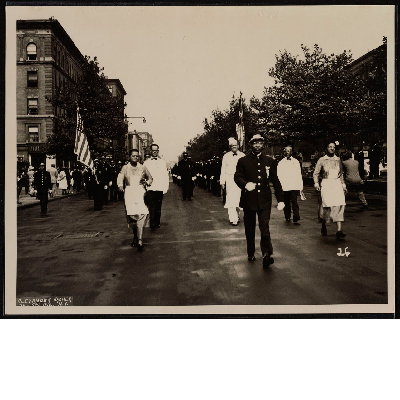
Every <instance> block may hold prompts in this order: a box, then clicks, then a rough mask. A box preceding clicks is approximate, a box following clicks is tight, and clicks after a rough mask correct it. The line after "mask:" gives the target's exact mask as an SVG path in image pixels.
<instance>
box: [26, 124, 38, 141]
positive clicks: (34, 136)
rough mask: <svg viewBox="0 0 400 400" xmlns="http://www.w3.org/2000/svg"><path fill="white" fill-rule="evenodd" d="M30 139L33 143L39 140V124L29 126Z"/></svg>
mask: <svg viewBox="0 0 400 400" xmlns="http://www.w3.org/2000/svg"><path fill="white" fill-rule="evenodd" d="M28 133H29V141H30V142H31V143H38V142H39V127H38V126H37V125H34V126H28Z"/></svg>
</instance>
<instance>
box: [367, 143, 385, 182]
mask: <svg viewBox="0 0 400 400" xmlns="http://www.w3.org/2000/svg"><path fill="white" fill-rule="evenodd" d="M370 153H371V154H370V160H369V167H370V169H369V171H370V174H369V178H370V179H379V164H380V162H381V153H382V149H381V147H380V146H379V143H375V144H374V145H373V146H372V149H371V152H370Z"/></svg>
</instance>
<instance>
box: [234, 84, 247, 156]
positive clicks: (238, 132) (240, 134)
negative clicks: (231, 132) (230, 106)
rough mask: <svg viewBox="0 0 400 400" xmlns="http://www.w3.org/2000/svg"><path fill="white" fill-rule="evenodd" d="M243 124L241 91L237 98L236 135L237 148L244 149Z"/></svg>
mask: <svg viewBox="0 0 400 400" xmlns="http://www.w3.org/2000/svg"><path fill="white" fill-rule="evenodd" d="M244 135H245V133H244V124H243V100H242V93H241V92H240V98H239V123H237V124H236V137H237V140H238V142H239V148H240V149H241V150H242V151H244V150H245V148H244V145H245V140H244Z"/></svg>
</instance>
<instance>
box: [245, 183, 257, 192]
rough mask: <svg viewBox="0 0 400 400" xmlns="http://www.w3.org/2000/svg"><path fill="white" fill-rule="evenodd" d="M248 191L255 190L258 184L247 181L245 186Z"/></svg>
mask: <svg viewBox="0 0 400 400" xmlns="http://www.w3.org/2000/svg"><path fill="white" fill-rule="evenodd" d="M244 188H245V189H246V190H247V191H248V192H251V191H253V190H254V189H255V188H256V184H255V183H254V182H247V183H246V186H245V187H244Z"/></svg>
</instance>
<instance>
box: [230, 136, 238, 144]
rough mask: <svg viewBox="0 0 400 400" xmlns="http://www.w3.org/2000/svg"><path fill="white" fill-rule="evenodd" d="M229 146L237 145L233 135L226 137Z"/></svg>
mask: <svg viewBox="0 0 400 400" xmlns="http://www.w3.org/2000/svg"><path fill="white" fill-rule="evenodd" d="M228 143H229V146H237V140H236V139H235V138H233V137H230V138H229V139H228Z"/></svg>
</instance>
